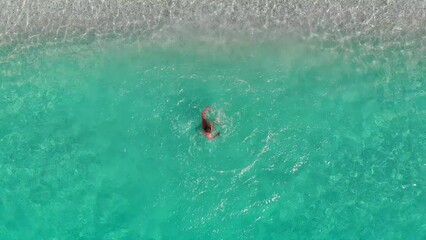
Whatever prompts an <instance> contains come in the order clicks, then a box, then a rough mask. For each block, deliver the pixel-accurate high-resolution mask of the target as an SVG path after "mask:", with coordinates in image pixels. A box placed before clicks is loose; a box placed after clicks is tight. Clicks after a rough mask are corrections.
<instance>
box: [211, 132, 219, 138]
mask: <svg viewBox="0 0 426 240" xmlns="http://www.w3.org/2000/svg"><path fill="white" fill-rule="evenodd" d="M219 135H220V132H218V133H216V135H214V136H213V137H212V138H210V139H211V140H213V139H215V138H217V137H219Z"/></svg>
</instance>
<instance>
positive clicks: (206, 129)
mask: <svg viewBox="0 0 426 240" xmlns="http://www.w3.org/2000/svg"><path fill="white" fill-rule="evenodd" d="M210 110H212V108H211V107H206V108H205V109H204V111H203V113H201V120H202V125H201V128H202V129H203V133H204V136H206V138H208V139H210V140H213V139H215V138H217V137H218V136H219V135H220V132H218V133H216V134H215V135H214V136H213V135H212V134H213V124H211V123H210V122H209V120H207V119H206V116H207V112H208V111H210Z"/></svg>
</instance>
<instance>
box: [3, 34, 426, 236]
mask: <svg viewBox="0 0 426 240" xmlns="http://www.w3.org/2000/svg"><path fill="white" fill-rule="evenodd" d="M330 45H332V44H331V43H330ZM330 45H328V46H324V45H321V44H319V43H318V44H316V43H307V42H303V41H291V40H289V41H284V40H283V41H280V42H272V41H271V42H263V43H261V42H250V41H237V42H229V43H211V42H209V41H192V42H191V41H180V42H174V43H170V44H155V43H140V42H139V43H126V44H113V43H111V44H104V45H102V46H100V45H99V44H97V43H96V42H93V43H80V44H77V43H76V44H63V45H61V44H57V45H52V46H44V47H29V48H27V49H21V50H20V51H12V50H11V49H13V47H10V46H5V47H3V49H1V50H0V52H1V54H2V56H3V61H2V62H1V64H0V79H1V80H0V237H1V239H156V240H159V239H425V237H426V234H425V233H426V225H425V222H426V217H425V213H424V209H425V202H426V201H425V200H426V197H425V176H426V170H425V169H426V162H425V156H426V137H425V132H426V121H425V119H426V110H425V106H426V95H425V91H426V86H425V81H424V79H425V77H426V68H425V67H426V64H425V63H426V62H425V61H424V59H423V60H422V59H421V58H413V57H411V56H410V55H407V54H406V53H404V51H403V50H400V49H393V50H392V51H388V52H386V51H382V52H380V54H373V53H371V54H369V53H365V52H362V51H361V50H360V49H358V48H357V45H356V44H353V46H349V47H348V48H347V49H346V50H342V49H340V50H339V48H333V47H330ZM206 106H212V107H213V111H212V112H211V113H210V114H209V118H210V119H211V120H212V121H214V122H215V126H216V127H215V129H217V130H219V131H220V132H221V136H220V137H219V138H217V139H216V140H214V141H208V140H206V139H205V138H204V136H203V135H202V134H201V132H200V124H201V121H200V120H201V119H200V114H201V111H202V110H203V109H204V107H206Z"/></svg>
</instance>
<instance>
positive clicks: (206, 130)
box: [204, 126, 212, 133]
mask: <svg viewBox="0 0 426 240" xmlns="http://www.w3.org/2000/svg"><path fill="white" fill-rule="evenodd" d="M204 131H205V132H206V133H211V132H212V129H211V127H209V126H207V127H205V128H204Z"/></svg>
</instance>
